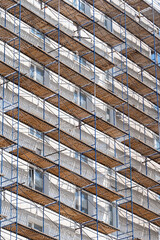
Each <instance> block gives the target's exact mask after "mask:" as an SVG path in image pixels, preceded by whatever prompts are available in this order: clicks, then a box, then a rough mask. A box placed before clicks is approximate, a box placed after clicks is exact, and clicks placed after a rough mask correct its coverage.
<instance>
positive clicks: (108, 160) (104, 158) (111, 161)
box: [6, 108, 122, 168]
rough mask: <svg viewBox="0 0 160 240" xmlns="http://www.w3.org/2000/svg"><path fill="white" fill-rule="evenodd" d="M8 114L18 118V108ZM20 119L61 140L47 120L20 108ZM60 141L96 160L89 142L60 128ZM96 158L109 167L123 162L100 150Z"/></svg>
mask: <svg viewBox="0 0 160 240" xmlns="http://www.w3.org/2000/svg"><path fill="white" fill-rule="evenodd" d="M6 114H7V115H8V116H10V117H13V118H15V119H17V118H18V108H14V109H13V110H9V111H8V112H6ZM19 121H21V122H22V123H24V124H26V125H28V126H30V127H33V128H35V129H37V130H38V131H40V132H42V133H45V132H47V133H46V134H45V135H46V136H48V137H50V138H52V139H54V140H55V141H58V140H59V134H58V129H57V128H56V127H55V126H54V125H51V124H49V123H47V122H46V121H45V120H43V119H40V118H38V117H36V116H34V115H32V114H30V113H28V112H26V111H24V110H22V109H19ZM60 141H61V144H63V145H65V146H67V147H68V148H71V149H73V150H74V151H76V152H80V153H83V155H85V156H86V157H88V158H90V159H92V160H95V149H94V148H93V147H91V146H89V145H88V144H86V143H84V142H83V141H81V140H79V139H77V138H75V137H73V136H71V135H69V134H68V133H66V132H64V131H62V130H60ZM96 158H97V162H99V163H101V164H103V165H105V166H108V167H111V168H112V167H115V166H119V165H121V164H122V163H121V162H120V161H118V160H117V159H116V158H114V157H111V156H108V155H106V154H104V153H102V152H100V151H98V150H96Z"/></svg>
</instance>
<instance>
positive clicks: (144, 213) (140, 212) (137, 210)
mask: <svg viewBox="0 0 160 240" xmlns="http://www.w3.org/2000/svg"><path fill="white" fill-rule="evenodd" d="M119 206H120V207H121V208H123V209H125V210H127V211H129V212H132V203H131V201H129V202H127V203H122V204H120V205H119ZM133 214H135V215H137V216H139V217H141V218H143V219H145V220H147V221H151V220H154V219H157V218H159V217H160V215H158V214H156V213H154V212H152V211H151V210H149V209H147V208H144V207H143V206H141V205H139V204H137V203H134V202H133ZM151 222H152V223H153V224H155V225H157V226H159V227H160V219H157V220H155V221H151Z"/></svg>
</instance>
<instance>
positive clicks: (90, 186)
mask: <svg viewBox="0 0 160 240" xmlns="http://www.w3.org/2000/svg"><path fill="white" fill-rule="evenodd" d="M10 153H11V154H13V155H15V156H17V155H18V156H19V158H21V159H23V160H24V161H26V162H28V163H31V164H33V165H35V166H37V167H39V168H42V169H46V171H47V172H49V173H51V174H53V175H54V176H56V177H59V165H58V164H57V163H55V162H52V161H51V160H49V159H47V158H45V157H42V156H40V155H38V154H36V153H35V152H33V151H31V150H29V149H27V148H25V147H20V148H19V150H18V151H17V149H15V150H13V151H11V152H10ZM60 178H61V179H63V180H65V181H67V182H69V183H71V184H73V185H75V186H77V187H79V188H82V189H84V190H85V191H87V192H89V193H91V194H94V195H96V193H97V196H98V197H100V198H102V199H104V200H107V201H109V202H113V201H115V200H118V199H120V198H122V197H123V196H122V195H121V194H118V193H116V192H115V191H112V190H110V189H108V188H105V187H103V186H101V185H99V184H97V192H96V186H95V183H94V182H92V181H91V180H88V179H87V178H85V177H83V176H81V175H79V174H77V173H75V172H73V171H72V170H70V169H67V168H65V167H63V166H60Z"/></svg>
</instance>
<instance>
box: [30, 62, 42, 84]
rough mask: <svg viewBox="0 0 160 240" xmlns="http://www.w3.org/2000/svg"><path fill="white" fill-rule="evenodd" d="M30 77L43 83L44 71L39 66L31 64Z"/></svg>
mask: <svg viewBox="0 0 160 240" xmlns="http://www.w3.org/2000/svg"><path fill="white" fill-rule="evenodd" d="M30 77H31V78H33V79H35V80H37V81H38V82H40V83H43V78H44V70H43V69H41V68H40V67H38V66H35V65H33V64H31V67H30Z"/></svg>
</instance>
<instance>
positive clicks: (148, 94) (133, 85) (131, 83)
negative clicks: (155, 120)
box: [115, 73, 160, 105]
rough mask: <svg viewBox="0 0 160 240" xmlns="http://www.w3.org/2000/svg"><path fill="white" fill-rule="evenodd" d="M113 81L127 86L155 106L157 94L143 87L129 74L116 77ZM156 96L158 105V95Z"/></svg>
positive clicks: (159, 102)
mask: <svg viewBox="0 0 160 240" xmlns="http://www.w3.org/2000/svg"><path fill="white" fill-rule="evenodd" d="M127 77H128V81H127ZM115 79H116V80H117V81H119V82H121V83H122V84H124V85H126V86H127V85H128V87H129V88H130V89H132V90H133V91H135V92H137V93H138V94H140V95H141V96H143V97H145V98H146V99H147V100H149V101H151V102H152V103H153V104H156V105H157V94H156V92H155V90H153V89H151V88H150V87H148V86H147V85H145V84H144V83H143V82H141V81H140V80H139V79H138V78H135V77H133V76H132V75H131V74H126V73H122V74H119V75H118V76H116V77H115ZM158 96H159V98H158V104H159V105H160V95H159V94H158Z"/></svg>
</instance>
